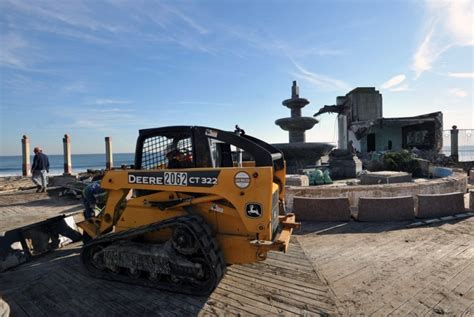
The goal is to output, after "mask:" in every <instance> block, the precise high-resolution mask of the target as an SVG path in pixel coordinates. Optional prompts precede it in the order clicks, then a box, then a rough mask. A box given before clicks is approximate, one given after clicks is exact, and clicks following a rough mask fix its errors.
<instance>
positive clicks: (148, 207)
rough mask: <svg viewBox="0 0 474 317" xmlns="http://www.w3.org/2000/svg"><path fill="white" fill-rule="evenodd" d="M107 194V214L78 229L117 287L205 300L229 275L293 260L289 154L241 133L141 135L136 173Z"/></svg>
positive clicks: (120, 175) (112, 178)
mask: <svg viewBox="0 0 474 317" xmlns="http://www.w3.org/2000/svg"><path fill="white" fill-rule="evenodd" d="M242 157H244V158H246V160H243V159H242ZM101 187H102V188H104V189H105V190H106V191H107V195H108V197H107V203H106V205H105V208H104V209H103V211H102V212H101V213H100V214H99V215H97V216H96V217H93V218H90V219H87V220H85V221H84V222H81V223H79V224H78V225H79V226H80V227H81V228H82V229H83V231H84V233H85V234H87V235H88V236H90V238H91V240H90V241H89V242H88V243H86V244H85V245H84V247H83V249H82V252H81V259H82V261H83V264H84V265H85V267H86V268H87V270H88V271H89V272H90V273H91V274H92V275H93V276H96V277H99V278H105V279H109V280H114V281H121V282H126V283H131V284H138V285H143V286H149V287H154V288H159V289H164V290H168V291H174V292H181V293H187V294H193V295H206V294H209V293H210V292H212V290H214V288H215V287H216V286H217V284H218V283H219V281H220V279H221V278H222V276H223V275H224V273H225V270H226V265H228V264H237V263H238V264H243V263H252V262H255V261H262V260H264V259H265V258H266V255H267V252H268V251H270V250H276V251H283V252H285V251H286V250H287V248H288V244H289V240H290V236H291V234H292V231H293V228H296V227H298V226H299V224H298V223H296V222H295V217H294V215H293V214H285V212H284V197H285V161H284V159H283V154H282V153H281V152H280V151H279V150H277V149H275V148H274V147H272V146H271V145H269V144H267V143H265V142H263V141H261V140H259V139H256V138H254V137H251V136H249V135H246V134H245V133H244V132H243V130H241V129H236V131H235V132H227V131H221V130H218V129H212V128H207V127H199V126H173V127H163V128H156V129H145V130H140V131H139V137H138V140H137V145H136V152H135V164H134V166H132V167H131V168H129V169H113V170H110V171H107V172H106V174H105V175H104V178H103V179H102V181H101Z"/></svg>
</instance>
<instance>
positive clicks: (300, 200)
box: [293, 197, 351, 221]
mask: <svg viewBox="0 0 474 317" xmlns="http://www.w3.org/2000/svg"><path fill="white" fill-rule="evenodd" d="M293 213H294V214H295V215H296V219H297V220H301V221H303V220H309V221H349V220H350V219H351V209H350V206H349V198H347V197H334V198H313V197H294V199H293Z"/></svg>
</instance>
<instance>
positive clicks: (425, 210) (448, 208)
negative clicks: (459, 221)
mask: <svg viewBox="0 0 474 317" xmlns="http://www.w3.org/2000/svg"><path fill="white" fill-rule="evenodd" d="M417 196H418V208H417V210H416V214H415V215H416V217H417V218H437V217H444V216H451V215H455V214H459V213H463V212H465V208H464V194H463V193H461V192H458V193H448V194H434V195H432V194H429V195H426V194H424V195H417Z"/></svg>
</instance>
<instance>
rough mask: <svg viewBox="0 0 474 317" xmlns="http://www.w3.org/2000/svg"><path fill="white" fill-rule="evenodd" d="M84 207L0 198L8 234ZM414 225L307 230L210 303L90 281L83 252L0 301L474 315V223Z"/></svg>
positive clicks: (36, 312) (62, 256) (150, 309)
mask: <svg viewBox="0 0 474 317" xmlns="http://www.w3.org/2000/svg"><path fill="white" fill-rule="evenodd" d="M80 208H81V206H80V204H79V202H78V201H77V200H72V199H66V198H58V197H56V196H54V193H51V195H45V194H35V193H32V192H21V193H20V192H18V193H4V194H0V232H1V231H6V230H10V229H13V228H14V227H17V226H23V225H26V224H29V223H31V222H34V221H39V220H44V219H46V218H47V217H51V216H55V215H57V214H59V213H63V212H65V211H66V212H70V211H75V210H78V209H80ZM407 224H408V223H406V222H398V223H358V222H349V223H319V224H316V223H313V224H311V223H304V224H303V230H301V231H300V232H297V234H298V235H297V236H295V237H294V239H293V241H292V244H291V246H290V249H289V252H288V253H287V254H280V253H271V255H270V256H269V258H268V259H267V260H266V261H264V262H261V263H256V264H251V265H234V266H231V267H229V269H228V272H227V274H226V275H225V277H224V279H223V280H222V281H221V283H220V285H219V287H218V288H217V289H216V290H215V291H214V292H213V294H212V295H211V296H209V297H192V296H186V295H181V294H173V293H168V292H161V291H157V290H152V289H148V288H141V287H137V286H130V285H125V284H121V283H114V282H109V281H102V280H97V279H94V278H91V277H90V276H89V275H88V274H87V272H85V270H84V269H83V268H82V266H81V264H80V262H79V258H78V254H79V251H80V244H74V245H70V246H68V247H66V248H64V249H60V250H57V251H55V252H52V253H50V254H47V255H45V256H43V257H41V258H38V259H37V260H35V261H33V262H30V263H27V264H24V265H22V266H20V267H17V268H16V269H14V270H11V271H8V272H4V273H0V295H2V296H3V298H4V300H5V301H6V303H7V304H8V305H9V306H10V309H11V311H12V315H13V316H45V315H68V316H69V315H71V316H85V315H96V316H105V315H122V314H123V315H157V314H158V315H166V316H167V315H179V316H188V315H226V316H227V315H285V316H286V315H306V316H312V315H326V314H330V315H344V316H346V315H373V316H388V315H392V316H425V315H428V316H431V315H433V316H434V315H441V314H444V315H448V316H471V315H474V217H472V218H467V219H460V220H457V221H452V222H442V223H437V224H434V225H431V226H425V227H416V228H411V229H407V228H406V225H407ZM0 234H1V233H0ZM0 304H1V301H0ZM1 307H2V305H0V308H1ZM0 315H1V314H0Z"/></svg>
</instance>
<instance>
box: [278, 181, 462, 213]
mask: <svg viewBox="0 0 474 317" xmlns="http://www.w3.org/2000/svg"><path fill="white" fill-rule="evenodd" d="M466 188H467V175H466V174H465V173H458V172H455V173H454V174H453V175H452V176H449V177H444V178H437V179H415V180H414V181H413V182H410V183H397V184H382V185H346V184H340V183H339V184H332V185H320V186H308V187H299V186H287V187H286V207H287V209H288V210H289V211H291V210H292V209H293V197H295V196H299V197H347V198H349V203H350V205H351V207H357V204H358V201H359V198H360V197H399V196H413V198H414V200H415V205H416V204H417V203H418V198H417V196H416V195H418V194H447V193H454V192H461V193H465V192H466Z"/></svg>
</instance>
